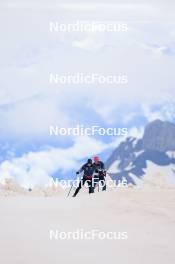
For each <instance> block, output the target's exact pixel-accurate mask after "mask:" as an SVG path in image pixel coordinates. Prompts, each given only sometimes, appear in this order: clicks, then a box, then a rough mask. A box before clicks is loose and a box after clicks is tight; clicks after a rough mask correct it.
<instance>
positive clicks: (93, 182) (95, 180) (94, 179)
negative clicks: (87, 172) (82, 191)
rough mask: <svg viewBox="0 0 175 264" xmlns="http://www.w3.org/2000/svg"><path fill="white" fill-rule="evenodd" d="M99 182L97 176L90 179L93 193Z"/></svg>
mask: <svg viewBox="0 0 175 264" xmlns="http://www.w3.org/2000/svg"><path fill="white" fill-rule="evenodd" d="M98 182H99V176H98V175H95V176H94V177H93V179H92V190H93V192H94V190H95V188H96V185H97V184H98Z"/></svg>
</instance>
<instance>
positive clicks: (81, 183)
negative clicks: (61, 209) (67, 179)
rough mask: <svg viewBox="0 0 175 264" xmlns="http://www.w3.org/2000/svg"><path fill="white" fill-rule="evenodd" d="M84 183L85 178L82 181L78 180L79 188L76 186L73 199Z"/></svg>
mask: <svg viewBox="0 0 175 264" xmlns="http://www.w3.org/2000/svg"><path fill="white" fill-rule="evenodd" d="M85 181H86V179H85V178H83V179H81V180H80V183H79V186H78V187H77V189H76V190H75V193H74V195H73V197H75V196H76V195H77V194H78V193H79V191H80V189H81V188H82V186H83V185H84V184H85Z"/></svg>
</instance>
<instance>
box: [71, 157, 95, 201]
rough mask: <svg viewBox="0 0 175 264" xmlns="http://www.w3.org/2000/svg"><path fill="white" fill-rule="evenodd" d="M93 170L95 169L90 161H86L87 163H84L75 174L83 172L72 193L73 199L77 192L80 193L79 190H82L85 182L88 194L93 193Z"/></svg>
mask: <svg viewBox="0 0 175 264" xmlns="http://www.w3.org/2000/svg"><path fill="white" fill-rule="evenodd" d="M94 170H95V167H94V166H93V162H92V160H91V159H88V160H87V163H85V164H84V165H83V166H82V167H81V169H80V170H79V171H77V173H76V174H79V173H81V172H83V178H82V179H81V180H80V183H79V186H78V187H77V189H76V190H75V193H74V195H73V197H75V196H76V195H77V194H78V192H79V191H80V189H81V188H82V186H83V185H84V184H85V183H86V182H87V184H88V186H89V193H93V192H94V188H93V186H92V178H93V173H94Z"/></svg>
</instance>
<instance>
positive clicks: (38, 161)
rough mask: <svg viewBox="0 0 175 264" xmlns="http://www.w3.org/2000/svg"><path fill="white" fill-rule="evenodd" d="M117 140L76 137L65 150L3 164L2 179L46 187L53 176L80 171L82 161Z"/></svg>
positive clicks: (36, 153)
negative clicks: (105, 140) (106, 141)
mask: <svg viewBox="0 0 175 264" xmlns="http://www.w3.org/2000/svg"><path fill="white" fill-rule="evenodd" d="M115 145H116V142H113V143H110V144H105V143H103V142H101V141H99V140H95V139H94V138H90V137H77V138H75V142H74V144H73V145H72V146H71V147H69V148H66V149H62V148H53V147H50V149H48V150H45V151H39V152H29V153H27V154H24V155H23V156H22V157H19V158H17V157H15V158H13V159H12V160H6V161H4V162H2V163H1V164H0V181H1V182H3V181H4V179H6V178H13V179H14V180H15V181H16V182H18V183H19V184H20V185H21V186H23V187H25V188H29V187H33V186H37V185H38V186H44V185H47V184H49V183H50V179H51V177H52V175H53V174H54V173H55V172H57V171H61V172H62V173H66V172H70V171H72V170H77V168H79V166H80V161H81V160H83V159H86V158H89V157H92V155H95V154H99V153H101V152H102V151H104V150H106V149H108V148H110V147H111V146H113V147H115Z"/></svg>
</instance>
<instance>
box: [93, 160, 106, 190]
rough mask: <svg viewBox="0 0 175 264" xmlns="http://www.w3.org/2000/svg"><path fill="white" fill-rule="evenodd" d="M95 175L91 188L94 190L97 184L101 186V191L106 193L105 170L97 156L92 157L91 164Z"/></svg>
mask: <svg viewBox="0 0 175 264" xmlns="http://www.w3.org/2000/svg"><path fill="white" fill-rule="evenodd" d="M93 167H94V171H95V175H94V178H93V188H94V189H95V187H96V185H97V183H98V184H101V185H102V186H103V188H102V191H106V179H105V178H106V170H105V166H104V163H103V162H102V161H101V160H100V158H99V157H98V156H95V157H94V163H93Z"/></svg>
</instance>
